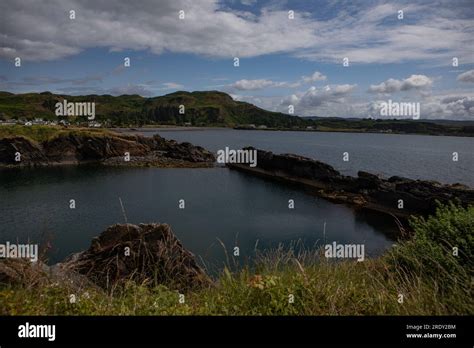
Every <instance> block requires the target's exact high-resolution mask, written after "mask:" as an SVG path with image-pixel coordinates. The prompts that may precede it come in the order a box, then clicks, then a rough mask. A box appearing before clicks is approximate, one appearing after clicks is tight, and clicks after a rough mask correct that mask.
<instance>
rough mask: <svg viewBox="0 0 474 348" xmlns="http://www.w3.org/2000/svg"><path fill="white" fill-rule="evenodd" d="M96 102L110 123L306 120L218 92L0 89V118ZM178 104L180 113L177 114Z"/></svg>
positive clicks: (48, 114) (46, 114) (47, 115)
mask: <svg viewBox="0 0 474 348" xmlns="http://www.w3.org/2000/svg"><path fill="white" fill-rule="evenodd" d="M63 100H67V101H68V102H95V104H96V105H95V107H96V111H95V112H96V119H98V120H102V121H103V120H109V121H110V122H111V124H113V125H128V124H134V125H143V124H170V125H179V124H184V123H190V124H191V125H195V126H236V125H238V124H255V125H256V126H259V125H266V126H267V127H275V128H285V127H288V128H291V127H293V126H302V125H304V124H306V123H307V121H305V120H303V119H302V118H300V117H296V116H290V115H285V114H283V113H277V112H270V111H267V110H263V109H260V108H259V107H257V106H255V105H252V104H249V103H245V102H240V101H235V100H233V99H232V97H231V96H229V95H228V94H226V93H223V92H218V91H205V92H184V91H178V92H174V93H171V94H167V95H164V96H159V97H154V98H144V97H141V96H139V95H121V96H117V97H114V96H111V95H85V96H69V95H59V94H53V93H50V92H43V93H26V94H12V93H8V92H0V118H3V119H10V118H13V119H20V118H24V119H33V118H43V119H48V120H52V119H56V116H55V104H56V103H57V102H62V101H63ZM180 105H183V106H184V113H180Z"/></svg>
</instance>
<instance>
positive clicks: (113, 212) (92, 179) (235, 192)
mask: <svg viewBox="0 0 474 348" xmlns="http://www.w3.org/2000/svg"><path fill="white" fill-rule="evenodd" d="M119 197H121V199H122V201H123V204H124V206H125V211H126V216H127V219H128V221H129V222H131V223H142V222H145V223H146V222H166V223H169V224H171V226H172V228H173V230H174V231H175V233H176V234H177V236H178V237H179V238H180V239H181V240H182V242H183V244H184V246H185V247H187V248H188V249H190V250H191V251H192V252H194V253H195V254H197V255H199V256H200V257H202V258H203V260H205V261H206V262H208V263H211V264H213V265H215V266H219V265H222V264H223V262H224V260H225V253H224V250H223V248H222V246H221V244H220V242H219V240H221V241H222V242H223V243H224V244H225V246H226V247H227V248H228V250H229V251H230V250H231V249H233V247H234V246H239V247H240V252H241V256H240V258H239V260H241V262H243V260H246V259H251V257H252V255H253V252H254V248H255V244H256V242H257V241H258V248H259V249H265V248H270V247H276V246H277V245H278V244H279V243H285V244H286V245H289V244H290V243H291V241H295V240H300V239H301V240H302V241H303V242H304V243H305V245H306V246H313V245H314V244H315V243H317V242H318V241H319V242H321V241H322V240H323V239H324V235H323V229H324V224H325V223H326V230H325V231H326V232H325V239H326V241H327V242H332V241H334V240H335V241H337V242H339V243H358V244H359V243H364V244H365V251H366V253H367V254H369V255H374V254H378V253H381V252H382V251H383V250H385V249H386V248H388V247H389V246H390V245H391V244H392V241H391V240H390V238H389V237H387V234H388V233H390V232H393V230H394V224H393V222H392V221H391V220H390V219H387V218H386V217H382V216H379V215H374V214H369V213H367V212H357V213H356V212H354V211H353V210H352V209H350V208H348V207H346V206H343V205H335V204H332V203H329V202H326V201H324V200H322V199H319V198H316V197H314V196H311V195H309V194H307V193H305V192H302V191H299V190H295V189H292V188H290V187H286V186H280V185H276V184H274V183H273V182H268V181H264V180H262V179H259V178H253V177H250V176H247V175H245V174H241V173H238V172H235V171H230V170H228V169H225V168H213V169H156V168H151V169H150V168H125V169H123V168H121V169H119V168H97V167H90V166H79V167H74V166H71V167H57V168H41V169H23V170H17V169H15V170H4V171H0V212H1V215H0V242H2V243H4V242H5V241H7V240H8V241H11V242H12V241H17V240H18V241H20V242H26V241H27V240H28V239H30V240H31V241H35V242H38V241H42V240H49V241H50V242H51V244H52V246H53V250H52V252H51V253H50V261H51V262H54V261H58V260H61V259H62V258H64V257H65V256H67V255H69V254H70V253H72V252H76V251H80V250H83V249H85V248H87V247H88V246H89V245H90V240H91V238H92V237H94V236H96V235H98V234H99V233H100V232H101V231H103V230H104V229H105V228H106V227H107V226H109V225H111V224H115V223H122V222H124V220H125V217H124V215H123V213H122V209H121V207H120V203H119ZM70 199H75V200H76V209H70V208H69V200H70ZM180 199H184V200H185V209H178V200H180ZM289 199H293V200H294V201H295V209H294V210H290V209H288V200H289Z"/></svg>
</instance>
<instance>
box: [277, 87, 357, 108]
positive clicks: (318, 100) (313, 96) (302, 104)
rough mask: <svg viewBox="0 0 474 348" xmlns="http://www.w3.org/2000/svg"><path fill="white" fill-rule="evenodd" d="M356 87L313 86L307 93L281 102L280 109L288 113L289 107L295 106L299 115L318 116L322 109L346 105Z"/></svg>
mask: <svg viewBox="0 0 474 348" xmlns="http://www.w3.org/2000/svg"><path fill="white" fill-rule="evenodd" d="M356 86H357V85H350V84H344V85H332V86H330V85H327V86H325V87H322V88H317V87H315V86H312V87H310V88H309V89H308V90H307V91H306V92H299V93H295V94H292V95H290V96H288V97H286V98H284V99H283V100H281V103H280V108H281V110H282V111H284V112H287V108H288V106H289V105H293V106H294V107H295V114H297V115H304V116H309V115H316V114H318V113H319V110H320V109H321V107H323V109H324V108H326V107H328V106H331V107H333V108H337V106H335V104H343V103H345V102H346V97H347V96H349V95H350V94H351V93H352V92H353V91H354V89H355V88H356ZM324 110H325V111H327V110H326V109H324Z"/></svg>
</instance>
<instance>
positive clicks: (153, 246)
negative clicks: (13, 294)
mask: <svg viewBox="0 0 474 348" xmlns="http://www.w3.org/2000/svg"><path fill="white" fill-rule="evenodd" d="M127 281H134V282H136V283H137V284H142V285H148V286H156V285H165V286H167V287H168V288H170V289H175V290H183V291H184V290H188V289H194V288H198V287H202V286H208V285H210V284H211V280H210V278H209V277H208V276H207V274H206V273H205V271H204V270H203V269H202V268H201V267H200V266H199V265H198V263H197V262H196V259H195V257H194V255H193V254H192V253H191V252H189V251H188V250H186V249H185V248H184V247H183V245H182V244H181V242H180V241H179V240H178V239H177V238H176V236H175V235H174V233H173V232H172V230H171V227H170V226H169V225H167V224H140V225H138V226H137V225H131V224H125V225H113V226H110V227H109V228H107V229H106V230H105V231H104V232H102V234H100V235H99V236H98V237H96V238H94V239H93V240H92V243H91V246H90V248H89V249H87V250H85V251H83V252H80V253H77V254H73V255H71V256H70V257H68V258H67V259H66V260H65V261H63V262H61V263H58V264H55V265H52V266H48V265H46V264H45V263H43V262H41V261H37V262H35V263H32V262H31V261H30V260H27V259H0V285H19V286H23V287H36V286H44V285H48V284H54V283H60V284H62V285H63V286H66V287H68V288H69V289H71V290H74V291H81V290H83V289H91V288H93V289H97V290H106V291H108V290H111V289H113V288H114V287H116V286H121V285H124V284H125V283H126V282H127Z"/></svg>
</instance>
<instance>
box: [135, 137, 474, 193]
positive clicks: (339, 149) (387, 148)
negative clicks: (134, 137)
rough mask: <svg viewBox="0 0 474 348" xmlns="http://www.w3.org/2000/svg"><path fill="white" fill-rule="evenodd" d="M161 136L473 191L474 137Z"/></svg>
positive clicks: (350, 173)
mask: <svg viewBox="0 0 474 348" xmlns="http://www.w3.org/2000/svg"><path fill="white" fill-rule="evenodd" d="M143 134H144V135H151V134H153V133H150V132H143ZM159 134H160V135H162V136H163V137H165V138H170V139H176V140H178V141H189V142H191V143H193V144H196V145H201V146H203V147H205V148H207V149H209V150H212V151H217V150H219V149H223V148H224V147H225V146H229V147H231V148H235V149H240V148H242V147H244V146H249V145H250V146H254V147H256V148H260V149H265V150H270V151H273V152H275V153H295V154H298V155H303V156H307V157H310V158H314V159H317V160H320V161H323V162H325V163H328V164H330V165H332V166H334V167H335V168H336V169H337V170H339V171H341V172H342V173H344V174H346V175H356V173H357V171H359V170H364V171H369V172H373V173H379V174H382V175H384V176H385V177H390V176H392V175H399V176H404V177H408V178H412V179H423V180H436V181H439V182H442V183H457V182H459V183H463V184H466V185H469V186H471V187H474V174H473V173H474V138H468V137H464V138H463V137H444V136H426V135H398V134H363V133H322V132H286V131H285V132H273V131H244V130H232V129H216V130H205V131H160V132H159ZM344 152H348V153H349V161H348V162H344V161H343V155H342V154H343V153H344ZM453 152H457V153H458V157H459V160H458V161H457V162H454V161H453V160H452V159H453Z"/></svg>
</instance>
